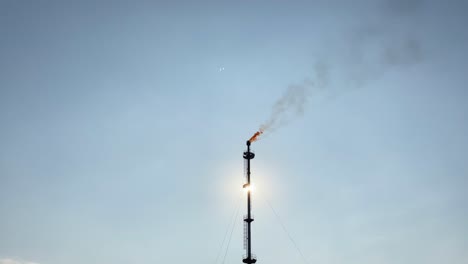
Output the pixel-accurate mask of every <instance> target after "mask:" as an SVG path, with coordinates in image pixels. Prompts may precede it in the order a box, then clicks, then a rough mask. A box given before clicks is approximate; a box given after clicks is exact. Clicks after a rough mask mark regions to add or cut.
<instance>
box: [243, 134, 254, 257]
mask: <svg viewBox="0 0 468 264" xmlns="http://www.w3.org/2000/svg"><path fill="white" fill-rule="evenodd" d="M254 157H255V154H254V153H252V152H250V141H247V151H246V152H244V159H245V160H246V161H247V168H246V169H247V171H246V174H247V175H246V176H247V183H245V184H244V186H243V187H244V188H246V189H247V215H246V216H245V217H244V226H245V228H244V246H245V249H246V253H247V254H246V255H245V256H244V258H243V260H242V262H244V263H255V262H257V259H256V257H255V256H254V255H253V254H252V232H251V224H252V222H253V217H252V214H251V209H252V206H251V200H250V199H251V195H252V188H251V186H250V160H251V159H253V158H254Z"/></svg>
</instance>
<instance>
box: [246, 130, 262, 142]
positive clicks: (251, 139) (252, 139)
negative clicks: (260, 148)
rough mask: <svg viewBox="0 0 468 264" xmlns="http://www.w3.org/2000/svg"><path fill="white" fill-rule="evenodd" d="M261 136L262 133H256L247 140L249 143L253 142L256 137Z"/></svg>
mask: <svg viewBox="0 0 468 264" xmlns="http://www.w3.org/2000/svg"><path fill="white" fill-rule="evenodd" d="M261 134H263V131H257V132H255V134H254V135H253V136H252V137H251V138H250V139H249V141H250V142H254V141H256V140H257V139H258V136H260V135H261Z"/></svg>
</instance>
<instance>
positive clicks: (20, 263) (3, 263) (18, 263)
mask: <svg viewBox="0 0 468 264" xmlns="http://www.w3.org/2000/svg"><path fill="white" fill-rule="evenodd" d="M0 264H39V263H37V262H31V261H24V260H17V259H9V258H6V259H0Z"/></svg>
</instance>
